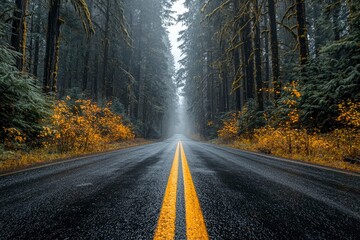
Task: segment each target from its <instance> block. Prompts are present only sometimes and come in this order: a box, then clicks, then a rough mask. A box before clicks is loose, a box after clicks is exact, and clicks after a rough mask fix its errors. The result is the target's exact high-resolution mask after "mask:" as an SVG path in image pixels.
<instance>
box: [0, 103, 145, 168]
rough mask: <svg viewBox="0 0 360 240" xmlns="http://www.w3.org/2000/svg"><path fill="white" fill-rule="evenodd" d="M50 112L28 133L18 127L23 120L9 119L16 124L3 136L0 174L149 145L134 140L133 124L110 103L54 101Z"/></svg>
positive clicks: (12, 117) (2, 133)
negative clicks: (45, 163)
mask: <svg viewBox="0 0 360 240" xmlns="http://www.w3.org/2000/svg"><path fill="white" fill-rule="evenodd" d="M49 107H50V106H49ZM48 111H49V112H51V114H49V115H48V117H46V118H42V119H38V121H36V122H32V124H33V125H32V126H31V128H28V129H27V128H24V127H21V126H19V125H17V124H16V122H18V120H19V117H21V116H17V115H12V116H9V117H10V119H12V120H13V121H14V123H12V124H9V125H8V126H7V127H3V129H2V131H1V134H0V136H1V139H2V140H3V144H2V145H0V146H1V148H0V171H9V170H14V169H18V168H23V167H26V166H29V165H33V164H36V163H42V162H48V161H52V160H56V159H64V158H70V157H74V156H80V155H84V154H90V153H96V152H102V151H108V150H114V149H119V148H123V147H129V146H135V145H139V144H145V143H148V142H149V141H145V140H143V139H136V138H135V133H134V131H133V127H132V125H131V123H130V122H129V121H128V120H126V119H124V117H123V116H122V115H120V114H116V113H114V111H116V109H115V110H113V109H112V104H111V103H107V104H106V105H105V106H104V107H100V106H98V105H97V104H96V103H94V102H91V101H90V100H83V99H78V100H72V99H71V98H70V97H67V98H66V99H65V100H59V101H55V102H54V103H53V105H52V106H51V107H50V109H49V110H48ZM29 114H31V112H29ZM33 114H34V113H33Z"/></svg>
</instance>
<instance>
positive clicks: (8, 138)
mask: <svg viewBox="0 0 360 240" xmlns="http://www.w3.org/2000/svg"><path fill="white" fill-rule="evenodd" d="M3 129H4V133H5V139H4V140H5V141H4V144H5V146H6V147H7V148H10V149H14V148H17V146H18V145H19V144H22V143H25V141H26V135H25V134H24V133H23V132H22V131H21V130H19V129H17V128H13V127H12V128H3Z"/></svg>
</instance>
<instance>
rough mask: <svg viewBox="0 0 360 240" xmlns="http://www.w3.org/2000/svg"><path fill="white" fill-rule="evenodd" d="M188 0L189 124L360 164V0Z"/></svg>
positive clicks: (313, 157)
mask: <svg viewBox="0 0 360 240" xmlns="http://www.w3.org/2000/svg"><path fill="white" fill-rule="evenodd" d="M186 2H187V6H188V9H189V11H188V12H187V13H185V14H183V16H182V18H181V20H182V22H183V23H184V24H185V25H186V26H187V27H188V28H187V29H186V30H185V31H183V32H182V40H183V42H184V44H183V45H182V46H181V47H182V52H183V54H184V55H186V58H184V59H183V61H182V63H183V64H182V68H181V69H180V71H179V72H178V76H179V78H178V79H179V81H180V82H181V83H182V84H184V95H185V99H186V100H187V102H186V107H187V109H188V112H187V114H188V115H189V118H190V121H192V122H194V125H193V126H192V129H191V130H192V131H191V132H194V133H197V134H198V135H199V136H200V137H201V138H202V139H206V140H213V141H217V142H220V143H226V144H229V145H231V146H234V147H237V148H242V149H247V150H251V151H258V152H262V153H266V154H272V155H276V156H282V157H286V158H292V159H300V160H304V161H309V162H314V163H319V164H324V165H328V166H332V167H337V168H342V169H351V170H356V171H359V170H360V167H359V166H360V163H357V162H359V159H360V143H359V141H360V139H359V122H360V114H359V113H360V109H359V108H360V64H359V59H360V14H359V13H360V4H359V1H345V0H342V1H315V0H305V1H300V0H290V1H273V0H268V1H258V0H251V1H250V0H244V1H221V0H213V1H205V2H202V1H196V0H191V1H186ZM188 128H189V127H188ZM215 139H217V140H215Z"/></svg>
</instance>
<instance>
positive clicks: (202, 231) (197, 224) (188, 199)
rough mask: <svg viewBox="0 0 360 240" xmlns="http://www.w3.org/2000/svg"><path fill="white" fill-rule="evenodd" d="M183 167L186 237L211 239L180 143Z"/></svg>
mask: <svg viewBox="0 0 360 240" xmlns="http://www.w3.org/2000/svg"><path fill="white" fill-rule="evenodd" d="M180 152H181V163H182V164H181V165H182V171H183V176H184V194H185V214H186V217H185V219H186V237H187V239H209V235H208V232H207V230H206V225H205V220H204V216H203V214H202V211H201V207H200V202H199V199H198V197H197V194H196V190H195V185H194V182H193V180H192V177H191V173H190V169H189V165H188V163H187V161H186V155H185V151H184V148H183V146H182V144H181V142H180Z"/></svg>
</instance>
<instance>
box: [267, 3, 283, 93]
mask: <svg viewBox="0 0 360 240" xmlns="http://www.w3.org/2000/svg"><path fill="white" fill-rule="evenodd" d="M268 8H269V9H268V10H269V11H268V13H269V24H270V48H271V67H272V84H273V86H274V93H275V94H274V97H275V99H279V98H280V97H281V81H280V78H279V76H280V67H279V47H278V46H279V41H278V33H277V27H276V10H275V1H274V0H268Z"/></svg>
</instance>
